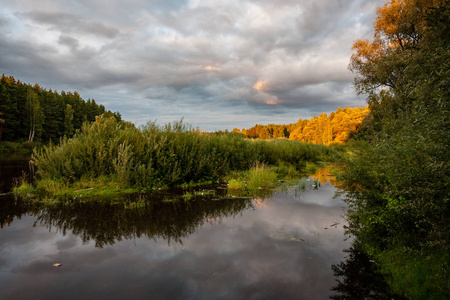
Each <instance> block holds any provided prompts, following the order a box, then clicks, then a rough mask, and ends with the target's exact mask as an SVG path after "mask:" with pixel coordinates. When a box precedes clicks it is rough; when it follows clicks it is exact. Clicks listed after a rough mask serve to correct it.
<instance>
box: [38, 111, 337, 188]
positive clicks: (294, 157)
mask: <svg viewBox="0 0 450 300" xmlns="http://www.w3.org/2000/svg"><path fill="white" fill-rule="evenodd" d="M336 153H337V151H335V150H333V149H330V148H327V147H325V146H319V145H309V144H305V143H300V142H295V141H288V140H277V141H267V142H266V141H252V140H247V139H245V138H242V137H240V136H237V135H234V134H224V135H215V134H212V135H211V134H203V133H199V132H197V131H195V130H192V128H190V127H189V126H187V125H185V124H183V123H182V122H181V121H180V122H174V123H171V124H167V125H164V126H157V125H156V124H155V123H148V124H147V125H146V126H144V127H142V128H136V127H135V126H134V125H132V124H130V123H125V122H119V121H117V120H116V119H115V118H114V117H109V118H108V117H105V116H99V117H97V120H96V121H95V122H94V123H92V124H91V125H88V124H85V125H83V127H82V130H81V131H80V132H79V133H78V134H76V135H75V137H74V138H71V139H62V140H61V141H60V144H59V145H58V146H55V145H49V146H44V147H43V148H42V149H40V150H37V151H35V152H34V154H33V156H32V161H33V162H34V164H35V165H36V166H37V169H38V176H39V178H40V180H41V181H42V180H46V181H48V180H54V181H55V182H63V183H64V184H66V185H69V186H74V184H75V183H77V182H80V181H81V180H82V179H83V180H84V181H86V180H88V179H95V178H98V177H101V176H106V177H107V178H109V179H110V180H115V181H117V183H118V184H119V185H120V186H121V187H123V188H126V187H133V188H137V189H140V190H149V189H155V188H161V187H168V186H176V185H183V184H188V183H201V182H215V181H218V180H220V179H222V178H224V177H225V176H226V175H227V174H229V173H230V172H231V171H243V170H248V169H250V168H251V167H252V166H255V165H258V164H261V165H260V166H264V165H274V166H278V172H280V173H283V174H282V175H283V176H292V175H294V174H296V172H298V171H300V170H302V169H304V168H305V165H306V163H305V161H307V160H308V161H318V160H324V159H333V158H334V157H336ZM271 172H272V171H271ZM261 180H263V179H261ZM271 180H272V179H271ZM38 186H42V184H40V185H39V183H38ZM50 186H52V185H50ZM53 186H54V185H53Z"/></svg>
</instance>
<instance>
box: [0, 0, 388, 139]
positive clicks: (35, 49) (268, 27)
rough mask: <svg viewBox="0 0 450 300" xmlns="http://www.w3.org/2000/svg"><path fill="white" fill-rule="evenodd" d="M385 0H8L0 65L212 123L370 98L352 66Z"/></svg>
mask: <svg viewBox="0 0 450 300" xmlns="http://www.w3.org/2000/svg"><path fill="white" fill-rule="evenodd" d="M383 3H384V1H382V0H248V1H243V0H241V1H238V0H127V1H123V0H121V1H119V0H15V1H10V0H0V73H4V74H5V75H8V76H9V75H12V76H14V77H15V78H16V79H19V80H21V81H22V82H25V83H31V84H34V83H39V84H40V85H41V86H42V87H43V88H47V89H52V90H57V91H58V92H61V91H62V90H64V91H78V92H79V93H80V95H81V97H82V98H83V99H85V100H87V99H95V101H96V102H97V103H99V104H103V105H105V107H106V108H107V109H109V110H111V111H119V112H120V113H121V114H122V118H123V119H125V120H127V121H131V122H133V123H135V124H136V125H138V126H140V125H144V124H146V123H147V122H148V121H157V123H161V124H162V123H167V122H172V121H177V120H180V119H182V118H183V119H184V122H185V123H188V124H191V125H192V126H194V127H199V128H200V129H201V130H205V131H215V130H225V129H228V130H232V129H233V128H235V127H237V128H250V127H252V126H254V125H255V124H288V123H295V122H297V121H298V119H300V118H302V119H309V118H311V117H313V116H315V115H319V114H320V113H330V112H331V111H335V110H336V109H337V108H338V107H348V106H351V107H355V106H364V105H365V104H366V102H365V96H364V95H362V96H358V95H356V91H355V89H354V88H353V78H354V74H352V72H351V71H349V70H348V64H349V60H350V57H351V54H352V52H351V46H352V43H353V41H355V40H356V39H362V38H370V37H371V36H372V35H373V27H372V24H373V21H374V20H375V12H376V9H377V7H379V6H381V5H383Z"/></svg>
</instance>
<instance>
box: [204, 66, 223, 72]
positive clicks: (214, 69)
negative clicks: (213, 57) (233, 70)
mask: <svg viewBox="0 0 450 300" xmlns="http://www.w3.org/2000/svg"><path fill="white" fill-rule="evenodd" d="M204 69H205V70H206V71H220V68H217V67H214V66H206V67H204Z"/></svg>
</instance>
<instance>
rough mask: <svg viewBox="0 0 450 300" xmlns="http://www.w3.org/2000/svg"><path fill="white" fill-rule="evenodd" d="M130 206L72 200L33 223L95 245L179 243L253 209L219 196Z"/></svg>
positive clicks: (249, 203)
mask: <svg viewBox="0 0 450 300" xmlns="http://www.w3.org/2000/svg"><path fill="white" fill-rule="evenodd" d="M137 203H139V205H138V206H137V207H136V206H134V208H130V207H129V206H128V207H127V203H123V202H122V203H118V204H110V203H104V204H103V203H96V202H89V203H73V204H70V205H67V204H58V205H54V206H50V207H46V208H44V209H43V210H42V211H41V212H40V214H39V215H38V218H37V220H36V223H38V222H39V223H42V224H44V225H46V226H47V227H48V228H49V229H50V230H51V228H52V227H56V229H57V230H59V231H60V232H61V233H62V234H64V235H65V234H66V232H67V231H71V232H72V233H73V234H74V235H77V236H79V237H80V238H81V239H82V241H83V242H84V243H87V242H89V241H91V240H92V241H95V245H96V247H100V248H101V247H103V246H106V245H112V244H114V243H116V242H118V241H121V240H122V239H134V238H140V237H147V238H150V239H157V238H163V239H165V240H166V241H167V242H168V243H169V244H170V242H171V241H175V242H179V243H182V241H181V239H182V238H184V237H187V236H189V235H190V234H192V233H194V232H195V230H196V229H197V228H198V227H200V226H202V225H203V224H204V223H205V222H208V220H218V219H220V218H224V217H229V216H234V215H236V214H238V213H239V212H242V211H243V210H246V209H249V208H253V205H252V201H251V199H221V200H216V201H213V200H205V199H200V198H196V199H192V200H190V201H173V202H164V201H157V202H156V201H144V202H137Z"/></svg>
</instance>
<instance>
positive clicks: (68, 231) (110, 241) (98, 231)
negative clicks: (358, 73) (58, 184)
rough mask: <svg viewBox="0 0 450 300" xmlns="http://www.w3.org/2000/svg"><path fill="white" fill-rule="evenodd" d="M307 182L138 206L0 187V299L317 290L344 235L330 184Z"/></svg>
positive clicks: (329, 282) (327, 278)
mask: <svg viewBox="0 0 450 300" xmlns="http://www.w3.org/2000/svg"><path fill="white" fill-rule="evenodd" d="M308 184H310V183H308ZM308 187H310V185H308V186H307V190H305V191H303V190H301V189H299V188H297V189H293V190H290V191H284V192H281V191H280V192H276V193H274V194H272V195H271V196H268V197H261V198H254V199H237V198H228V199H226V198H223V197H217V199H219V200H214V201H212V200H205V199H202V198H195V199H194V200H191V201H188V202H184V201H179V202H175V203H174V202H169V201H166V202H163V201H152V202H147V204H146V205H143V206H141V207H138V208H136V207H134V206H133V205H131V204H129V203H128V204H123V203H116V204H111V201H110V202H109V203H105V202H104V201H99V202H95V203H90V204H82V203H73V204H71V205H56V206H53V207H50V208H39V207H36V206H32V205H29V204H26V203H21V202H20V201H19V202H17V201H14V200H13V199H11V198H8V197H4V196H3V197H0V209H1V212H0V224H1V229H0V299H328V297H329V296H330V295H331V294H333V293H332V292H331V291H330V288H331V287H332V286H333V285H335V283H336V282H335V279H334V277H333V272H332V270H331V265H332V264H337V263H339V262H340V261H342V260H343V259H344V255H345V254H344V253H343V252H342V250H344V249H346V248H349V246H350V245H351V241H349V240H347V241H345V240H344V238H345V237H344V229H343V226H344V220H343V219H342V217H341V216H342V215H343V207H344V203H343V202H342V201H341V200H340V199H339V198H333V196H334V193H335V188H334V187H333V186H332V185H331V184H330V183H326V184H322V185H321V186H320V187H319V188H318V189H317V190H314V189H309V188H308ZM216 193H217V194H220V193H226V190H224V191H222V192H220V191H219V190H217V191H216ZM143 203H146V202H145V201H144V202H143ZM55 263H61V264H62V266H60V267H53V266H52V265H53V264H55Z"/></svg>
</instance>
